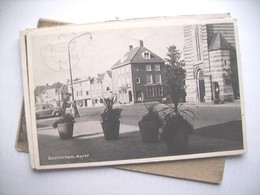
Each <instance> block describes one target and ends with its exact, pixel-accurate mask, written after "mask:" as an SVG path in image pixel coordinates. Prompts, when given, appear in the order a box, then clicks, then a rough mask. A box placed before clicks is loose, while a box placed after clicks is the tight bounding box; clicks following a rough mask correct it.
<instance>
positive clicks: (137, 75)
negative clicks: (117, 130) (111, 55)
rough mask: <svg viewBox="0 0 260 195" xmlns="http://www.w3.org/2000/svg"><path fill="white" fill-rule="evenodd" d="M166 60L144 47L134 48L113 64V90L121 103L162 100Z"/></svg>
mask: <svg viewBox="0 0 260 195" xmlns="http://www.w3.org/2000/svg"><path fill="white" fill-rule="evenodd" d="M164 65H165V61H164V60H163V59H162V58H161V57H159V56H158V55H156V54H154V53H153V52H152V51H150V50H149V49H147V48H146V47H144V45H143V41H140V46H139V47H135V48H133V46H131V45H130V46H129V51H128V52H127V53H126V54H125V55H124V56H123V57H122V58H121V59H120V60H118V61H117V62H116V63H115V64H114V65H113V66H112V68H111V69H112V81H113V92H114V94H116V96H117V98H118V101H119V103H131V102H144V101H154V100H161V99H162V98H163V97H164V93H163V80H164V75H163V71H164Z"/></svg>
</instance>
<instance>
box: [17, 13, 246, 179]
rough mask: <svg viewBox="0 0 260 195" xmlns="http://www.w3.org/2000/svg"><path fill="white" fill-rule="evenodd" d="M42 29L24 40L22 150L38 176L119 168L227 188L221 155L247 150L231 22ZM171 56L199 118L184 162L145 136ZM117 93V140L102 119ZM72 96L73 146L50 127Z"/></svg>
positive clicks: (194, 19)
mask: <svg viewBox="0 0 260 195" xmlns="http://www.w3.org/2000/svg"><path fill="white" fill-rule="evenodd" d="M64 24H66V25H64ZM55 25H57V26H56V27H55ZM62 25H64V26H62ZM48 26H53V27H48ZM38 27H46V28H39V29H31V30H26V31H23V32H21V35H20V40H21V53H22V65H23V79H24V95H25V97H24V101H25V106H24V109H22V112H21V115H22V116H21V125H20V128H19V134H18V138H17V145H16V148H17V149H18V151H25V152H28V151H29V153H30V159H31V160H30V161H31V166H32V168H34V169H39V170H42V169H58V168H75V167H92V166H112V165H113V166H115V165H116V166H115V167H116V168H120V169H125V170H132V171H139V172H144V173H152V174H157V175H164V176H170V177H177V178H184V179H191V180H198V181H204V182H211V183H220V182H221V180H222V175H223V169H224V159H223V158H220V157H221V156H227V155H236V154H242V153H244V152H245V149H246V146H245V139H244V136H245V135H244V130H245V128H244V126H245V122H244V117H243V116H244V114H243V106H242V100H243V99H242V98H243V97H242V90H241V89H240V88H241V87H240V88H239V82H241V74H240V59H239V55H238V54H239V47H238V37H237V26H236V21H235V20H234V19H232V18H230V16H229V15H228V14H216V15H203V16H201V15H200V16H183V17H162V18H146V19H134V20H123V21H109V22H104V23H93V24H84V25H73V24H68V23H62V22H57V21H49V20H43V19H40V20H39V23H38ZM47 27H48V28H47ZM173 48H175V51H177V53H178V52H179V51H180V52H179V53H178V54H180V59H183V62H184V63H185V65H184V66H183V68H184V70H185V72H186V78H185V85H186V86H187V88H186V97H185V99H186V103H183V102H182V103H181V104H184V105H185V106H187V107H189V108H192V109H193V110H195V113H196V119H194V120H193V121H192V125H193V128H194V131H193V134H192V135H190V136H189V142H188V146H187V149H186V150H185V151H184V152H182V153H178V154H170V153H168V152H167V147H166V144H165V143H164V139H165V138H164V139H163V138H162V137H161V138H160V137H159V139H158V140H157V141H156V142H154V143H143V142H142V139H141V135H140V132H139V128H138V121H140V120H141V116H142V115H144V114H145V113H144V111H145V105H148V104H147V103H146V104H145V105H144V103H143V102H155V101H160V102H162V101H167V97H166V94H167V92H166V91H165V92H164V91H163V92H162V90H163V89H164V85H165V80H166V78H165V74H166V73H165V71H164V67H165V66H167V65H169V63H170V61H171V60H169V59H173V57H172V56H171V54H173V52H172V49H173ZM238 75H239V76H238ZM240 86H241V84H240ZM112 94H113V96H116V97H117V98H116V100H117V102H116V104H115V107H116V108H120V109H122V116H121V117H122V118H121V124H120V135H119V138H118V139H116V140H106V139H105V138H104V134H103V131H102V126H101V123H100V121H99V120H100V114H101V113H102V112H103V110H104V108H103V107H102V101H103V100H104V99H106V98H107V97H111V95H112ZM66 98H67V99H69V102H70V103H71V105H73V103H75V105H76V108H77V109H76V110H77V112H78V113H79V116H77V117H75V116H74V117H75V123H74V131H73V135H72V137H71V139H62V137H60V136H59V135H60V134H59V133H58V130H57V129H54V128H53V127H52V124H53V123H54V121H55V120H59V117H60V116H59V115H60V114H61V113H60V110H61V109H59V108H61V107H62V103H63V102H64V100H65V99H66ZM158 98H159V99H160V100H158ZM191 102H192V103H191ZM166 105H169V104H168V103H167V104H166ZM24 111H25V113H24ZM73 111H74V110H73V106H70V107H69V108H68V109H67V110H66V112H71V113H72V115H73ZM27 133H28V134H27ZM27 135H28V136H27ZM27 140H28V145H27ZM208 157H215V158H208ZM216 157H218V158H216ZM201 158H204V159H201ZM173 161H174V162H173Z"/></svg>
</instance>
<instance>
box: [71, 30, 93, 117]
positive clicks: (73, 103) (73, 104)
mask: <svg viewBox="0 0 260 195" xmlns="http://www.w3.org/2000/svg"><path fill="white" fill-rule="evenodd" d="M85 35H89V37H90V39H92V35H91V33H90V32H86V33H83V34H81V35H78V36H76V37H74V38H72V39H71V40H70V41H69V43H68V56H69V71H70V85H71V100H72V108H73V110H74V115H75V116H79V112H78V109H77V106H76V102H75V99H74V88H73V80H72V70H71V69H72V68H71V56H70V45H71V43H72V42H73V41H74V40H75V39H78V38H80V37H82V36H85Z"/></svg>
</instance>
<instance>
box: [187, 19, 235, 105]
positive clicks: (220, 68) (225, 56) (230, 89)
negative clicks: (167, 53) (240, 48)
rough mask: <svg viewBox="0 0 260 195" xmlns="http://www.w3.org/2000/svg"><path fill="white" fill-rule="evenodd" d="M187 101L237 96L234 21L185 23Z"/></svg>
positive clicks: (224, 99)
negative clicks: (204, 23)
mask: <svg viewBox="0 0 260 195" xmlns="http://www.w3.org/2000/svg"><path fill="white" fill-rule="evenodd" d="M184 40H185V46H184V51H183V53H184V59H185V69H186V85H187V86H188V88H187V97H186V100H187V101H192V102H211V101H215V100H216V99H220V100H222V101H233V100H234V98H235V97H239V90H238V79H237V78H235V77H236V76H234V75H236V73H237V72H236V67H237V61H236V47H235V35H234V26H233V24H207V25H187V26H184Z"/></svg>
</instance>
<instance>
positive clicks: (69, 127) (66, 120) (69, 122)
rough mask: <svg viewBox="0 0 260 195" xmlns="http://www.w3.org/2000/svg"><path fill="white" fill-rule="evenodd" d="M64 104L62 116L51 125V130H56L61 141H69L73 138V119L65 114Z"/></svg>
mask: <svg viewBox="0 0 260 195" xmlns="http://www.w3.org/2000/svg"><path fill="white" fill-rule="evenodd" d="M66 105H67V104H66V102H64V103H63V105H62V116H61V117H60V118H59V119H57V120H56V121H55V122H54V123H53V125H52V126H53V128H58V131H59V135H60V138H61V139H71V138H72V137H73V127H74V123H75V119H74V117H73V116H72V115H71V114H70V113H67V114H65V112H66Z"/></svg>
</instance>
